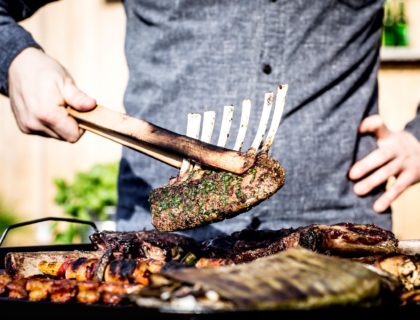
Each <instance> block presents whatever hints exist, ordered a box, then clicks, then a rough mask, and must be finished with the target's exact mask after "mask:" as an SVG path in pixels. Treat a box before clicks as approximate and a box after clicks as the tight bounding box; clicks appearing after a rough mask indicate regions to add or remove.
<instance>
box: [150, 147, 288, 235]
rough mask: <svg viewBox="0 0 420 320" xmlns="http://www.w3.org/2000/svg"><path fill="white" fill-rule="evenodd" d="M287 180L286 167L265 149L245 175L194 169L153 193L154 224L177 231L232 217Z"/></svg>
mask: <svg viewBox="0 0 420 320" xmlns="http://www.w3.org/2000/svg"><path fill="white" fill-rule="evenodd" d="M284 182H285V170H284V168H283V167H282V166H281V165H280V163H278V162H277V161H276V160H274V159H273V158H271V157H269V156H268V154H267V153H264V152H261V153H259V154H258V155H257V160H256V163H255V165H254V166H253V167H252V168H251V169H249V170H248V171H247V172H246V173H245V174H243V175H236V174H232V173H227V172H222V171H212V170H196V171H192V173H191V174H190V175H188V176H187V177H185V178H179V177H178V178H175V179H172V180H171V181H170V182H169V183H168V184H167V185H166V186H163V187H160V188H158V189H155V190H153V191H152V192H151V193H150V195H149V201H150V205H151V213H152V224H153V225H154V226H155V228H156V229H158V230H160V231H175V230H183V229H189V228H194V227H198V226H201V225H205V224H209V223H212V222H216V221H221V220H224V219H228V218H232V217H234V216H236V215H238V214H240V213H242V212H245V211H247V210H249V209H250V208H252V207H253V206H255V205H257V204H258V203H260V202H261V201H263V200H265V199H267V198H269V197H270V196H272V195H273V194H274V193H275V192H277V191H278V190H279V189H280V188H281V187H282V186H283V184H284Z"/></svg>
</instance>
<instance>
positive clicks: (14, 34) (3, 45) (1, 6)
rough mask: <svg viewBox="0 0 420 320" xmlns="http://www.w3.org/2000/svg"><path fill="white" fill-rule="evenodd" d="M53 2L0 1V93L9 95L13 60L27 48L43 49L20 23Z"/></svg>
mask: <svg viewBox="0 0 420 320" xmlns="http://www.w3.org/2000/svg"><path fill="white" fill-rule="evenodd" d="M52 1H55V0H0V93H2V94H5V95H8V71H9V67H10V64H11V63H12V61H13V59H14V58H15V57H16V56H17V55H18V54H19V53H20V52H21V51H22V50H23V49H25V48H28V47H35V48H41V47H40V46H39V44H38V43H36V41H35V40H34V39H33V38H32V36H31V34H30V33H29V32H28V31H26V30H25V29H23V28H22V27H21V26H20V25H18V22H19V21H22V20H24V19H26V18H28V17H30V16H31V15H32V14H33V13H34V12H35V11H37V10H38V9H39V8H40V7H42V6H43V5H45V4H47V3H49V2H52Z"/></svg>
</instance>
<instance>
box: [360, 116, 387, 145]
mask: <svg viewBox="0 0 420 320" xmlns="http://www.w3.org/2000/svg"><path fill="white" fill-rule="evenodd" d="M359 133H373V134H375V136H376V138H377V139H382V138H385V137H387V136H388V135H389V134H390V131H389V130H388V128H387V127H386V125H385V123H384V121H383V120H382V118H381V117H380V116H379V115H378V114H375V115H373V116H369V117H367V118H365V119H363V121H362V123H361V124H360V126H359Z"/></svg>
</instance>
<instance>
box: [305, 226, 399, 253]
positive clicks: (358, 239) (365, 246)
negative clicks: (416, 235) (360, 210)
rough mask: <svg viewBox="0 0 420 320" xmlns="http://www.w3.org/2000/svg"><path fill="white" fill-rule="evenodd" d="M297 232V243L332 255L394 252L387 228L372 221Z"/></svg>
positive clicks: (394, 239) (314, 227)
mask: <svg viewBox="0 0 420 320" xmlns="http://www.w3.org/2000/svg"><path fill="white" fill-rule="evenodd" d="M298 232H299V233H300V236H299V245H300V246H302V247H305V248H308V249H311V250H314V251H317V252H321V253H328V254H332V255H340V256H364V255H375V254H380V255H384V254H390V253H394V252H396V251H397V247H398V240H397V239H396V238H395V235H394V234H393V233H392V232H391V231H388V230H384V229H382V228H379V227H377V226H375V225H372V224H353V223H338V224H334V225H331V226H327V225H312V226H308V227H304V228H301V229H300V230H298Z"/></svg>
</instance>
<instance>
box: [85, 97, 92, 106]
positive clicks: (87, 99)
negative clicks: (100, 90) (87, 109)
mask: <svg viewBox="0 0 420 320" xmlns="http://www.w3.org/2000/svg"><path fill="white" fill-rule="evenodd" d="M93 102H94V101H93V99H92V98H89V97H86V98H84V99H83V105H85V106H90V105H92V104H93Z"/></svg>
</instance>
